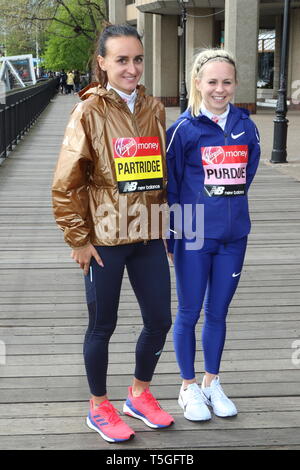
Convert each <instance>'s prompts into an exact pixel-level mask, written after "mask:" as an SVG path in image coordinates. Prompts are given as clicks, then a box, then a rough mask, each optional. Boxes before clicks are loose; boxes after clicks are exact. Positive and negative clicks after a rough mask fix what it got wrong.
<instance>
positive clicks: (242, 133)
mask: <svg viewBox="0 0 300 470" xmlns="http://www.w3.org/2000/svg"><path fill="white" fill-rule="evenodd" d="M244 134H245V131H244V132H241V133H240V134H231V137H232V138H233V139H234V140H235V139H238V138H239V137H241V136H242V135H244Z"/></svg>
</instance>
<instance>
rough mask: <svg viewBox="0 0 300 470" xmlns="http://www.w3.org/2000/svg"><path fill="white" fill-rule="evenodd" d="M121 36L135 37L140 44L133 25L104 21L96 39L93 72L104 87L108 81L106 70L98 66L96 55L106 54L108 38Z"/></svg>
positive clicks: (140, 39)
mask: <svg viewBox="0 0 300 470" xmlns="http://www.w3.org/2000/svg"><path fill="white" fill-rule="evenodd" d="M122 36H127V37H129V36H131V37H135V38H136V39H138V40H139V41H140V42H141V44H142V37H141V36H140V34H139V33H138V32H137V30H136V29H135V28H134V27H133V26H130V25H128V24H122V25H113V24H109V23H106V26H105V27H104V29H103V31H102V32H101V33H100V35H99V37H98V39H97V43H96V48H95V53H94V58H93V73H94V76H95V78H96V79H97V80H98V81H99V82H100V83H101V85H102V86H103V87H104V88H105V87H106V85H107V83H108V78H107V72H105V71H104V70H102V69H101V68H100V66H99V63H98V60H97V57H98V56H99V55H101V56H102V57H105V56H106V53H107V49H106V42H107V40H108V39H109V38H116V37H122Z"/></svg>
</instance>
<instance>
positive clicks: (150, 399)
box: [143, 389, 161, 410]
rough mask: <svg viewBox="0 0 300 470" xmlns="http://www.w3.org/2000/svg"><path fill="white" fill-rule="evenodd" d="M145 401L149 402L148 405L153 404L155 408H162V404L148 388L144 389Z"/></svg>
mask: <svg viewBox="0 0 300 470" xmlns="http://www.w3.org/2000/svg"><path fill="white" fill-rule="evenodd" d="M143 401H144V402H147V404H148V405H151V406H152V407H153V408H155V409H157V410H158V409H159V410H160V409H161V406H160V404H159V403H158V401H157V400H156V398H154V396H153V395H152V393H151V392H150V391H149V390H147V389H146V390H145V391H144V396H143Z"/></svg>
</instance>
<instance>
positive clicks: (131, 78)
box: [97, 36, 144, 94]
mask: <svg viewBox="0 0 300 470" xmlns="http://www.w3.org/2000/svg"><path fill="white" fill-rule="evenodd" d="M97 59H98V63H99V66H100V68H101V69H102V70H104V71H105V72H107V76H108V81H109V83H110V85H111V86H112V87H113V88H117V90H120V91H123V92H124V93H127V94H130V93H132V92H133V91H134V90H135V89H136V86H137V84H138V82H139V80H140V78H141V76H142V74H143V70H144V51H143V45H142V44H141V42H140V41H139V40H138V39H137V38H135V37H133V36H119V37H111V38H109V39H108V40H107V42H106V55H105V57H102V56H100V55H99V56H98V58H97Z"/></svg>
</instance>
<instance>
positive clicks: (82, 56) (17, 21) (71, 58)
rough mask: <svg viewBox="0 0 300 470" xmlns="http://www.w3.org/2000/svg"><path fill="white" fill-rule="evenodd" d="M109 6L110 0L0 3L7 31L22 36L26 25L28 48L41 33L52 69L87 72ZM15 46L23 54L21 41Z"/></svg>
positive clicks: (18, 0)
mask: <svg viewBox="0 0 300 470" xmlns="http://www.w3.org/2000/svg"><path fill="white" fill-rule="evenodd" d="M107 7H108V0H10V1H9V2H7V0H0V9H1V12H2V18H3V19H4V21H5V24H6V31H8V30H14V31H15V32H16V31H18V33H19V32H20V31H21V30H22V27H23V26H24V28H27V30H28V33H29V35H30V36H29V38H28V39H27V44H28V49H30V48H31V49H32V44H34V43H36V35H37V33H36V31H37V30H38V35H39V42H40V43H41V46H42V51H43V50H44V54H42V55H43V57H44V59H45V63H46V66H47V67H48V68H49V69H52V70H53V69H54V70H57V69H60V68H62V67H63V68H72V69H73V68H78V69H81V70H83V69H86V65H87V63H88V62H89V59H90V57H91V55H92V51H93V46H94V42H95V38H96V36H97V34H98V32H99V31H100V30H101V25H102V22H103V20H105V19H106V16H107V13H106V12H107V11H108V9H107ZM21 25H22V27H21ZM14 37H16V34H15V35H14ZM7 43H9V41H8V40H7ZM12 43H14V44H15V46H17V47H15V50H17V49H18V50H19V51H20V49H22V53H24V50H23V46H22V47H21V44H22V41H13V40H12ZM11 49H12V48H10V50H11ZM15 53H16V52H14V54H15ZM17 53H20V52H17ZM27 53H28V52H27Z"/></svg>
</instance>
